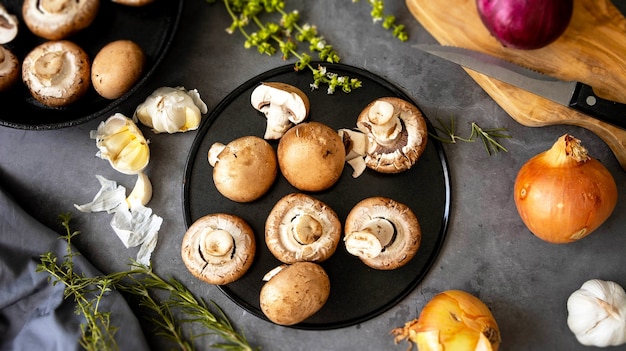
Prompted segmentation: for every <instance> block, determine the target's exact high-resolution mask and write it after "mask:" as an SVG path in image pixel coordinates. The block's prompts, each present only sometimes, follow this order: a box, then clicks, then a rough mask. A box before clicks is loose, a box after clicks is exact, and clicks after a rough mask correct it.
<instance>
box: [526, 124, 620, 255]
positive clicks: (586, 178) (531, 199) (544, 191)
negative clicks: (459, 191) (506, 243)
mask: <svg viewBox="0 0 626 351" xmlns="http://www.w3.org/2000/svg"><path fill="white" fill-rule="evenodd" d="M514 197H515V206H516V207H517V211H518V212H519V215H520V216H521V217H522V221H523V222H524V224H525V225H526V226H527V227H528V229H529V230H530V231H531V232H532V233H533V234H535V235H536V236H537V237H539V238H541V239H543V240H545V241H547V242H550V243H557V244H562V243H570V242H574V241H576V240H579V239H582V238H584V237H585V236H587V235H589V234H591V232H593V231H594V230H596V229H597V228H598V227H599V226H600V225H601V224H602V223H604V221H606V219H607V218H609V216H610V215H611V214H612V213H613V210H614V209H615V206H616V204H617V185H616V184H615V179H613V176H612V175H611V173H610V172H609V170H608V169H607V168H606V167H605V166H604V165H602V163H600V161H598V160H596V159H594V158H592V157H590V156H589V155H588V154H587V149H585V148H584V147H583V146H582V144H581V143H580V140H578V139H576V138H574V137H572V136H571V135H568V134H565V135H563V136H561V137H560V138H559V139H558V140H557V141H556V142H555V143H554V145H553V146H552V147H551V148H550V149H549V150H547V151H544V152H542V153H540V154H538V155H536V156H534V157H533V158H531V159H530V160H528V161H527V162H526V163H525V164H524V165H523V166H522V168H521V169H520V170H519V172H518V174H517V178H516V179H515V190H514Z"/></svg>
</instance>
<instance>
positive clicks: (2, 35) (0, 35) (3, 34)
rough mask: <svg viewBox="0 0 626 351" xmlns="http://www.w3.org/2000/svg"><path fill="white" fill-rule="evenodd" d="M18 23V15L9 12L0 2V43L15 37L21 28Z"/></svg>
mask: <svg viewBox="0 0 626 351" xmlns="http://www.w3.org/2000/svg"><path fill="white" fill-rule="evenodd" d="M18 24H19V21H18V19H17V16H15V15H14V14H12V13H9V11H8V10H7V9H6V7H4V5H2V4H0V44H6V43H9V42H11V41H13V39H15V37H16V36H17V32H18V29H19V26H18Z"/></svg>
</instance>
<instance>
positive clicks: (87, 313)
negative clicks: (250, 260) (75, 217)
mask: <svg viewBox="0 0 626 351" xmlns="http://www.w3.org/2000/svg"><path fill="white" fill-rule="evenodd" d="M59 218H60V220H61V224H62V225H63V227H64V228H65V230H66V234H65V235H63V236H61V238H62V239H65V240H66V241H67V249H66V250H67V251H66V254H65V255H64V256H63V261H62V262H60V263H59V262H58V259H57V257H56V255H54V254H53V253H51V252H48V253H45V254H42V255H41V256H40V262H41V263H40V264H39V265H38V266H37V271H38V272H47V273H48V274H49V275H50V277H49V279H50V280H51V281H52V284H53V285H56V284H57V283H62V284H64V285H65V289H64V297H65V298H72V299H73V300H74V301H75V302H76V303H77V309H76V313H77V314H80V315H82V316H84V318H85V323H83V324H81V327H80V328H81V340H80V345H81V346H82V347H83V348H84V349H86V350H90V351H91V350H93V351H101V350H119V347H118V345H117V342H116V341H115V338H114V336H115V332H116V331H117V330H118V328H117V327H115V326H114V325H113V324H112V323H111V318H110V317H111V315H110V312H103V311H101V310H100V303H101V302H102V300H103V299H104V298H105V297H106V296H107V294H108V293H109V292H111V291H112V290H114V289H117V290H118V291H121V292H123V293H126V294H127V295H130V296H133V297H135V298H138V300H139V306H140V307H143V308H145V309H147V310H149V311H150V312H152V314H153V315H154V316H155V317H150V318H149V319H150V321H151V322H152V323H153V324H154V325H155V327H156V329H157V334H158V335H161V336H163V337H165V338H167V339H168V340H170V341H172V342H173V343H175V344H176V345H177V346H178V348H179V349H180V350H182V351H191V350H194V344H193V343H192V342H190V341H189V339H190V340H194V339H196V338H197V337H200V336H203V335H205V334H213V335H218V336H219V337H220V338H222V339H223V340H224V342H217V343H215V344H213V345H211V346H212V347H214V348H216V349H221V350H232V351H234V350H237V351H252V350H256V349H255V348H253V347H252V346H251V345H250V344H249V343H248V341H247V340H246V338H245V336H244V334H243V333H239V332H237V331H236V330H235V328H234V327H233V325H232V324H231V322H230V321H229V320H228V318H227V316H226V315H225V314H224V312H223V311H222V310H221V309H220V308H219V306H217V304H215V303H213V307H214V308H215V309H216V310H217V312H218V313H217V316H216V314H215V313H213V312H211V310H210V309H209V307H208V305H207V304H206V303H205V302H204V301H203V300H202V299H197V298H195V297H194V295H193V294H192V293H191V291H189V290H188V289H187V288H186V287H185V286H184V285H183V284H182V283H180V282H179V281H177V280H176V279H173V278H172V279H169V280H164V279H162V278H161V277H159V276H158V275H157V274H156V273H154V271H152V268H151V267H149V266H145V265H142V264H140V263H138V262H135V261H133V262H132V263H131V265H130V269H129V270H127V271H122V272H116V273H111V274H108V275H103V276H95V277H87V276H84V275H81V274H78V273H77V272H75V271H74V260H73V259H74V257H75V256H77V255H79V253H78V252H75V251H74V250H73V249H72V239H73V238H74V237H75V236H76V235H78V234H80V232H78V231H72V230H71V229H70V219H71V216H70V215H69V214H65V215H61V216H59ZM162 293H165V294H167V298H165V299H161V300H159V299H157V298H156V296H157V295H158V294H162ZM176 312H179V313H180V314H181V315H182V316H183V317H181V318H179V319H177V318H176V317H175V315H176ZM191 323H196V324H199V325H201V326H203V327H204V328H206V329H207V330H208V332H207V333H203V334H200V335H191V336H190V337H189V338H187V337H186V336H185V335H184V332H183V329H182V326H183V325H184V324H191Z"/></svg>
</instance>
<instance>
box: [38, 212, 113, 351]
mask: <svg viewBox="0 0 626 351" xmlns="http://www.w3.org/2000/svg"><path fill="white" fill-rule="evenodd" d="M59 217H60V219H61V224H62V225H63V227H64V228H65V234H64V235H63V236H62V238H63V239H65V240H66V241H67V248H66V253H65V255H64V256H63V261H62V262H61V263H60V264H59V263H57V257H56V255H54V254H53V253H52V252H48V253H45V254H43V255H41V256H40V262H41V263H40V264H39V265H37V269H36V271H37V272H47V273H48V274H50V279H51V281H52V285H53V286H54V285H56V284H58V283H61V284H63V285H65V288H64V290H63V296H64V298H65V299H71V300H73V301H74V302H76V310H75V313H76V314H79V315H83V316H84V317H85V323H82V324H81V325H80V331H81V339H80V345H81V346H82V347H83V348H84V349H85V350H90V351H92V350H93V351H97V350H119V348H118V346H117V342H116V341H115V332H116V331H117V328H116V327H114V326H113V325H112V324H111V314H110V313H109V312H103V311H101V310H100V302H101V301H102V299H103V298H104V296H105V295H106V294H107V293H108V292H109V291H111V290H112V289H113V288H114V281H113V280H111V279H110V278H109V277H93V278H91V277H86V276H84V275H80V274H78V273H77V272H75V271H74V257H75V256H78V255H79V254H78V253H77V252H75V251H74V250H72V239H73V238H74V237H75V236H77V235H78V234H80V232H78V231H72V230H71V229H70V226H69V222H70V217H71V216H70V215H69V214H64V215H61V216H59Z"/></svg>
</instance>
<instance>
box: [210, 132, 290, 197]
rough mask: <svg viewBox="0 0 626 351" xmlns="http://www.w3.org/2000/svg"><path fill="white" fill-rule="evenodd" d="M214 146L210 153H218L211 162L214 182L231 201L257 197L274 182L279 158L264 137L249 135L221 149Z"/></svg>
mask: <svg viewBox="0 0 626 351" xmlns="http://www.w3.org/2000/svg"><path fill="white" fill-rule="evenodd" d="M213 146H216V147H222V146H223V145H222V144H219V143H216V144H214V145H213ZM213 146H212V147H211V149H213ZM211 149H210V150H209V154H210V155H211V154H215V155H216V156H215V157H216V162H214V164H212V165H213V183H214V184H215V187H216V188H217V190H218V191H219V192H220V193H221V194H222V195H224V196H225V197H227V198H229V199H230V200H233V201H236V202H250V201H253V200H256V199H258V198H259V197H261V196H263V195H264V194H265V193H266V192H267V191H268V190H269V189H270V187H271V186H272V184H274V180H275V179H276V175H277V174H278V161H277V159H276V152H275V151H274V149H273V148H272V146H271V145H270V144H269V143H268V142H267V141H265V140H264V139H262V138H259V137H257V136H252V135H249V136H244V137H240V138H237V139H235V140H232V141H231V142H229V143H228V144H227V145H226V146H225V147H223V149H222V150H220V151H219V152H216V151H215V150H211ZM218 150H219V149H218Z"/></svg>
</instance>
